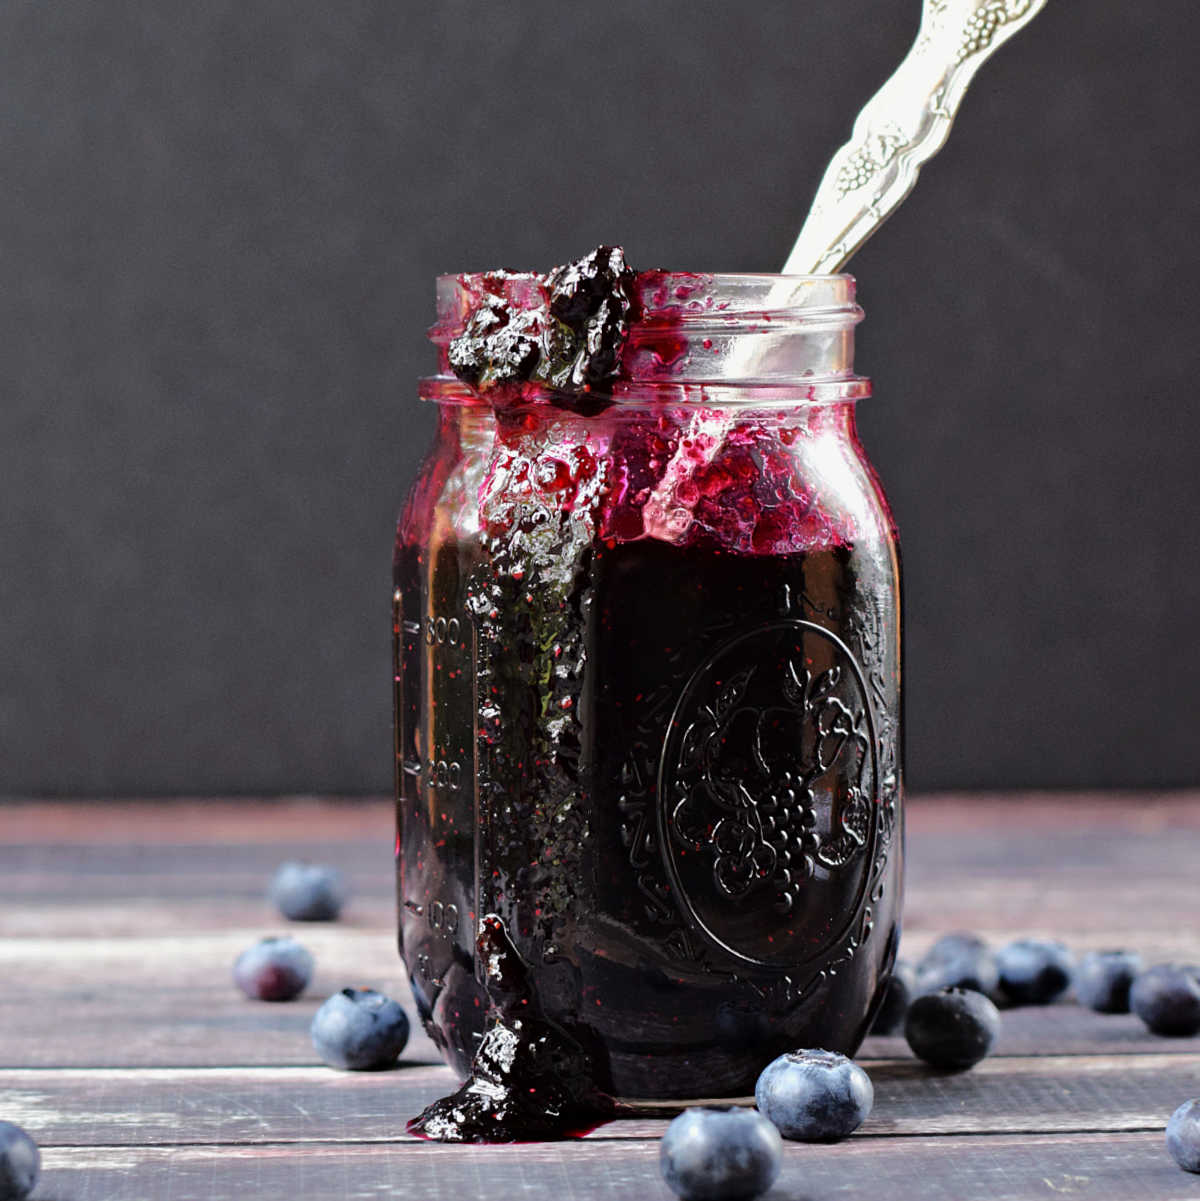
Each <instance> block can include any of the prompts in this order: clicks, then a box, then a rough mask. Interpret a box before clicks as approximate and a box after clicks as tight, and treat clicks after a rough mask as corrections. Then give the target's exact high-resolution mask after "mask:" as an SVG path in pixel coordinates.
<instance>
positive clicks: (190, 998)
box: [0, 924, 1200, 1067]
mask: <svg viewBox="0 0 1200 1201" xmlns="http://www.w3.org/2000/svg"><path fill="white" fill-rule="evenodd" d="M274 929H276V927H272V926H266V925H264V926H263V927H260V928H258V929H257V930H245V931H238V930H231V931H226V932H224V933H205V934H195V935H191V936H178V937H169V936H157V937H151V938H116V939H105V938H102V937H95V938H83V939H79V938H76V939H66V938H60V939H54V938H39V939H34V938H24V939H21V938H10V939H0V980H3V981H5V985H4V986H3V987H2V988H0V1066H3V1067H92V1066H112V1067H119V1066H141V1065H146V1066H154V1065H158V1066H180V1067H183V1066H219V1065H229V1064H259V1065H279V1066H283V1065H289V1064H292V1065H302V1064H311V1063H314V1062H315V1057H314V1055H313V1052H312V1048H311V1047H310V1045H309V1042H308V1025H309V1022H310V1021H311V1020H312V1015H313V1013H314V1012H315V1011H316V1008H317V1006H318V1005H319V1004H320V1003H321V1001H322V1000H324V998H325V997H327V996H329V995H330V994H331V993H332V992H335V991H337V990H338V989H339V988H344V987H347V986H355V987H371V988H377V989H379V990H380V991H382V992H385V993H388V994H389V995H390V996H393V997H395V998H396V999H397V1000H398V1001H400V1002H401V1004H403V1005H404V1006H405V1008H406V1009H407V1010H408V1012H409V1015H410V1016H411V1017H413V1018H414V1035H413V1039H412V1042H411V1044H410V1047H409V1049H408V1051H406V1057H408V1058H410V1059H419V1060H424V1061H425V1062H435V1061H436V1060H437V1054H436V1051H435V1050H434V1048H433V1046H432V1044H431V1043H430V1042H429V1040H428V1039H427V1038H426V1036H425V1034H424V1032H423V1031H421V1030H420V1028H419V1025H417V1024H416V1023H415V1016H416V1009H415V1006H414V1004H413V1001H412V996H411V993H410V991H409V989H408V984H407V981H406V980H405V978H404V974H403V968H402V965H401V963H400V960H399V958H398V957H397V955H396V952H395V945H394V936H393V934H392V931H391V930H390V929H381V930H362V929H357V928H352V927H347V926H344V925H340V924H320V925H308V926H304V927H296V928H295V931H296V934H297V936H298V937H299V938H300V939H301V941H302V942H303V943H304V944H305V945H306V946H308V947H309V948H310V949H311V950H312V952H313V954H314V956H315V957H316V961H317V970H316V975H315V977H314V980H313V983H312V985H311V986H310V988H309V990H308V992H307V993H306V994H305V996H303V997H301V998H299V999H298V1000H296V1001H292V1002H288V1003H286V1004H267V1003H265V1002H261V1001H250V1000H247V999H246V998H244V997H242V996H241V994H240V993H238V992H237V990H236V989H235V988H234V986H233V984H232V982H231V979H230V969H231V966H232V963H233V960H234V958H235V956H236V955H237V954H238V952H239V951H240V950H241V949H242V948H243V947H245V946H247V945H248V944H249V943H250V942H252V941H253V939H254V938H256V937H258V935H259V934H261V933H268V932H271V931H273V930H274ZM35 990H36V998H37V1001H36V1003H31V998H32V997H33V996H34V995H35ZM1197 1047H1200V1038H1191V1039H1165V1038H1159V1037H1157V1036H1155V1035H1152V1034H1150V1033H1149V1032H1148V1031H1147V1030H1146V1029H1145V1027H1144V1026H1143V1025H1142V1024H1141V1022H1139V1021H1138V1019H1137V1018H1135V1017H1133V1016H1131V1015H1129V1014H1120V1015H1108V1014H1097V1013H1093V1012H1091V1011H1090V1010H1085V1009H1081V1008H1080V1007H1078V1006H1076V1005H1070V1004H1060V1005H1052V1006H1045V1007H1041V1008H1023V1009H1012V1010H1007V1011H1006V1012H1005V1013H1004V1021H1003V1028H1002V1033H1001V1037H1000V1041H999V1043H998V1045H997V1051H996V1053H997V1054H999V1055H1030V1054H1037V1053H1042V1052H1045V1053H1052V1054H1096V1053H1101V1054H1105V1053H1106V1054H1131V1053H1136V1052H1154V1053H1162V1054H1171V1053H1187V1052H1191V1051H1194V1050H1195V1049H1196V1048H1197ZM863 1054H864V1055H869V1056H874V1057H880V1058H897V1057H898V1058H905V1057H908V1055H909V1052H908V1049H907V1046H906V1045H905V1043H904V1041H903V1039H901V1038H898V1037H893V1038H878V1037H872V1038H869V1039H868V1040H867V1042H866V1043H865V1044H864V1047H863Z"/></svg>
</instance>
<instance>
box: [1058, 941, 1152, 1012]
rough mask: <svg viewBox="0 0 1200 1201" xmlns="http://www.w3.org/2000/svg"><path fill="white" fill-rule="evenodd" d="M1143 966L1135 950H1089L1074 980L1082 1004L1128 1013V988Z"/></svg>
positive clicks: (1076, 967)
mask: <svg viewBox="0 0 1200 1201" xmlns="http://www.w3.org/2000/svg"><path fill="white" fill-rule="evenodd" d="M1141 970H1142V957H1141V956H1140V955H1139V954H1137V952H1136V951H1088V953H1087V954H1086V955H1084V956H1083V958H1082V959H1080V960H1079V962H1078V963H1077V964H1076V965H1075V972H1074V975H1073V976H1072V981H1071V982H1072V984H1073V985H1074V987H1075V996H1076V998H1077V999H1078V1001H1079V1003H1080V1005H1085V1006H1087V1008H1088V1009H1094V1010H1096V1012H1097V1013H1128V1012H1129V990H1130V988H1131V987H1132V986H1133V981H1134V979H1135V978H1136V976H1137V975H1138V973H1139V972H1140V971H1141Z"/></svg>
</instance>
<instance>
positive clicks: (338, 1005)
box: [311, 988, 408, 1072]
mask: <svg viewBox="0 0 1200 1201" xmlns="http://www.w3.org/2000/svg"><path fill="white" fill-rule="evenodd" d="M311 1033H312V1043H313V1047H315V1048H316V1052H317V1054H318V1055H320V1057H321V1058H322V1059H323V1060H324V1061H325V1062H326V1063H327V1064H329V1066H330V1067H331V1068H343V1069H346V1070H349V1071H353V1072H375V1071H380V1070H381V1069H383V1068H390V1067H392V1066H393V1065H394V1064H395V1062H396V1060H397V1059H399V1057H400V1052H401V1051H403V1050H404V1044H405V1043H407V1042H408V1015H407V1014H406V1013H405V1012H404V1010H403V1009H401V1008H400V1006H399V1005H398V1004H396V1002H395V1001H393V1000H392V999H391V998H390V997H385V996H384V995H383V993H381V992H376V991H375V990H374V989H373V988H343V989H342V991H341V992H335V993H334V994H333V996H332V997H330V998H329V999H328V1000H327V1001H326V1002H325V1004H324V1005H322V1006H321V1008H320V1009H318V1010H317V1012H316V1014H315V1015H314V1017H313V1020H312V1028H311Z"/></svg>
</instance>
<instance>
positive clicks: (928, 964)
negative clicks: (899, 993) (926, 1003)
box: [917, 933, 1000, 993]
mask: <svg viewBox="0 0 1200 1201" xmlns="http://www.w3.org/2000/svg"><path fill="white" fill-rule="evenodd" d="M999 978H1000V973H999V971H998V969H997V967H996V957H995V956H994V955H993V954H992V951H991V948H990V947H989V946H988V945H987V943H986V942H984V941H983V939H982V938H980V937H979V936H978V935H975V934H962V933H958V934H945V935H943V936H942V937H941V938H939V939H938V940H937V942H935V943H934V944H933V946H932V947H930V948H929V950H928V951H927V952H926V953H925V956H924V958H922V959H921V961H920V962H919V963H918V964H917V989H918V991H920V992H935V991H937V990H938V989H939V988H970V989H974V990H975V992H981V993H991V992H995V990H996V984H997V982H998V980H999Z"/></svg>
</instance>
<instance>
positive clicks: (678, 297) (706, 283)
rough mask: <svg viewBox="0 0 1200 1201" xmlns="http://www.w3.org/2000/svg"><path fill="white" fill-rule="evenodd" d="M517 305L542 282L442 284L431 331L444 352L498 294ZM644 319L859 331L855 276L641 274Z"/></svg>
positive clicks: (515, 275) (493, 278)
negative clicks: (854, 327)
mask: <svg viewBox="0 0 1200 1201" xmlns="http://www.w3.org/2000/svg"><path fill="white" fill-rule="evenodd" d="M498 278H500V279H502V290H503V292H504V294H506V295H508V296H510V297H511V299H512V300H513V301H514V302H516V303H517V304H518V305H521V304H522V303H525V304H528V303H534V302H536V300H537V299H538V294H539V291H540V289H541V287H542V284H543V281H544V279H545V277H544V276H541V275H538V274H536V273H534V272H516V271H514V272H508V271H505V272H496V271H477V272H466V273H463V274H459V275H439V276H438V277H437V321H436V323H435V324H434V325H433V327H432V328H431V329H430V331H429V336H430V339H431V340H432V341H433V342H435V343H438V344H443V343H446V342H449V341H450V339H452V338H455V337H457V336H458V335H459V334H460V333H461V332H462V330H463V328H464V326H465V324H466V322H467V320H468V318H469V316H470V314H471V312H472V311H473V310H474V309H475V308H476V307H477V305H478V304H479V301H480V299H481V298H482V297H483V296H484V295H485V294H487V293H492V292H494V291H495V290H496V288H497V279H498ZM633 292H634V296H635V298H636V301H637V305H638V316H637V319H636V320H635V321H634V322H633V330H634V331H635V332H636V331H637V330H638V329H639V328H644V327H657V326H659V325H661V324H662V323H671V324H675V323H686V324H687V325H688V326H689V328H691V327H695V326H696V325H697V324H700V323H705V322H712V323H714V324H720V325H723V326H728V325H729V324H732V323H737V322H740V321H754V320H767V321H769V320H774V319H785V320H788V321H800V322H803V323H804V324H805V325H807V326H810V327H813V326H816V325H822V326H825V325H830V324H833V325H838V326H845V325H857V324H858V322H859V321H861V320H862V317H863V313H862V309H860V308H859V307H858V304H857V303H856V299H855V297H856V292H857V281H856V279H855V277H854V276H853V275H849V274H846V273H840V274H837V275H772V274H769V273H765V272H740V273H720V272H717V273H703V272H694V271H660V270H654V271H639V272H638V273H637V276H636V279H635V282H634V286H633Z"/></svg>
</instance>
